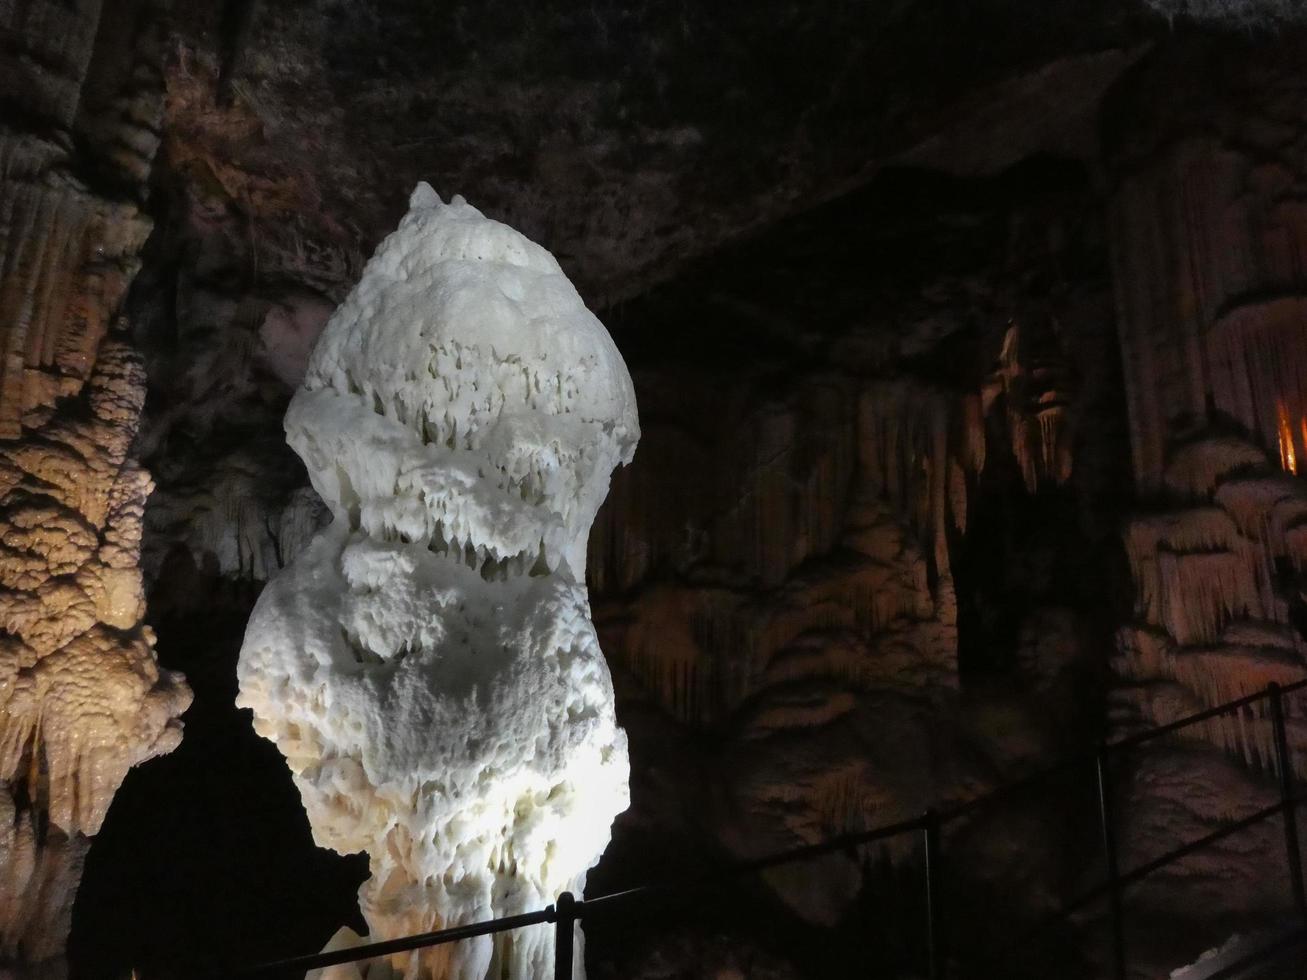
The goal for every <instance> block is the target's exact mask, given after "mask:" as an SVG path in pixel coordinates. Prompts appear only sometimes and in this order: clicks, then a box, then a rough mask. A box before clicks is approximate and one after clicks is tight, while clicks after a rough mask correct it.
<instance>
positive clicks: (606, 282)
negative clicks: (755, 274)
mask: <svg viewBox="0 0 1307 980" xmlns="http://www.w3.org/2000/svg"><path fill="white" fill-rule="evenodd" d="M176 16H178V17H179V18H181V24H180V25H179V26H180V27H181V29H182V30H181V36H182V37H183V38H184V39H186V40H185V41H184V42H183V47H182V50H180V51H178V52H175V56H174V57H173V58H172V60H171V68H170V69H169V70H170V78H169V106H168V111H169V120H168V123H167V125H166V127H165V131H166V133H167V136H166V139H165V157H164V162H165V164H171V166H172V169H173V171H174V172H180V173H182V174H183V177H184V179H185V180H186V182H187V183H189V184H192V185H195V186H199V187H201V188H203V187H205V186H207V187H209V188H210V189H211V190H212V193H213V196H214V201H213V202H212V203H213V205H214V206H215V207H222V206H224V199H225V203H226V206H229V207H234V208H236V209H238V210H239V211H241V212H242V214H243V215H244V216H245V218H246V220H248V222H249V223H250V229H249V233H250V235H251V237H255V236H257V237H259V238H261V239H263V240H265V241H266V242H267V245H266V247H267V248H268V249H270V250H273V251H276V250H278V249H282V250H285V251H287V252H296V253H297V254H296V261H297V262H298V263H299V264H300V265H301V266H303V265H309V266H312V265H314V264H315V263H317V264H320V265H322V266H323V267H322V268H321V269H318V270H316V271H317V273H318V275H317V276H316V277H315V276H314V275H313V274H312V273H313V272H314V270H312V269H309V270H307V271H308V272H309V273H310V274H309V275H308V276H307V278H310V279H313V278H318V279H320V280H321V281H322V285H323V286H324V287H326V291H328V292H333V293H334V292H336V291H337V290H338V288H339V287H340V286H342V285H346V284H347V283H348V282H349V281H351V280H352V276H351V275H349V274H348V273H347V272H346V271H345V269H344V268H343V267H353V266H355V265H356V264H357V262H358V260H359V258H360V257H361V256H362V255H366V254H368V253H369V252H370V251H371V249H372V247H373V245H374V244H375V242H376V241H377V240H378V239H379V238H380V237H381V235H382V234H383V232H384V230H385V229H388V228H390V227H392V226H393V224H394V222H395V220H396V219H397V218H398V216H399V215H400V213H402V210H403V205H404V201H405V200H406V196H407V194H408V191H409V190H410V189H411V188H412V186H413V185H414V184H415V183H416V182H417V181H418V180H419V179H426V180H429V181H430V182H431V183H432V184H433V185H434V186H435V187H436V189H437V190H438V191H439V192H441V193H442V194H444V195H446V196H448V195H450V194H454V193H461V194H464V195H465V196H467V197H468V198H469V199H470V200H471V201H472V202H473V203H474V204H476V205H478V206H479V207H481V208H483V209H484V210H485V211H486V212H487V213H488V214H490V215H492V216H494V217H496V218H499V219H501V220H503V221H505V222H507V223H509V224H511V225H513V226H515V227H518V228H521V229H522V230H523V231H524V232H525V233H526V234H528V235H529V236H530V237H532V238H534V239H536V240H538V241H541V242H544V243H546V244H548V246H549V247H550V248H551V249H552V250H553V251H554V252H555V254H557V255H558V257H559V259H560V261H561V262H562V263H563V265H564V267H565V268H566V269H567V271H568V272H569V274H571V275H572V276H573V277H574V278H575V279H576V280H577V282H578V285H579V287H580V288H581V290H582V292H583V294H584V295H586V297H587V299H588V300H589V301H590V303H591V305H597V306H605V305H608V304H610V303H612V302H614V301H616V300H619V299H621V298H624V297H627V296H630V295H632V294H634V293H636V292H639V291H641V290H642V289H643V288H644V287H646V286H647V285H649V284H650V283H651V282H653V281H657V280H660V279H664V278H666V277H668V276H669V275H671V274H673V273H674V272H675V271H676V270H677V269H678V268H680V267H681V266H682V264H683V263H685V262H686V261H687V260H688V259H691V258H694V257H696V256H700V255H703V254H705V253H709V252H712V251H714V250H716V249H717V248H718V247H720V246H721V245H722V244H724V243H726V242H728V241H730V240H732V239H736V238H739V237H741V236H747V235H749V234H750V233H751V232H754V231H756V230H757V229H759V228H761V227H763V226H766V225H768V224H770V223H772V222H774V221H775V220H777V219H778V218H780V217H783V216H786V215H788V214H792V213H795V212H799V211H803V210H805V209H807V208H810V207H812V206H814V205H815V204H818V203H821V202H823V201H826V200H830V199H832V198H835V197H837V196H839V195H841V194H842V193H845V192H847V191H849V190H852V189H854V188H856V187H858V186H860V185H862V184H864V183H866V181H867V180H869V179H870V177H871V176H872V175H873V174H874V173H876V172H877V171H878V170H879V169H881V168H882V167H883V166H885V165H886V164H891V163H910V164H917V165H925V166H930V167H934V168H938V169H943V170H946V171H950V172H954V173H960V174H987V173H994V172H997V171H999V170H1001V169H1003V168H1005V167H1007V166H1010V165H1011V164H1013V163H1015V162H1017V161H1019V160H1020V159H1022V158H1023V157H1025V156H1028V155H1030V154H1032V153H1036V152H1050V153H1056V154H1059V155H1064V156H1071V157H1079V158H1082V159H1087V158H1090V157H1092V155H1093V151H1094V147H1095V145H1096V138H1095V133H1094V129H1093V122H1092V120H1093V113H1094V110H1095V108H1096V106H1097V105H1098V103H1099V100H1100V97H1101V95H1102V92H1103V91H1104V89H1105V88H1106V87H1107V86H1108V85H1109V84H1110V83H1111V82H1112V81H1113V80H1114V79H1115V78H1116V77H1118V76H1119V75H1120V73H1121V72H1122V71H1123V70H1124V69H1125V68H1127V67H1128V66H1129V65H1130V64H1131V63H1132V62H1133V61H1134V60H1136V59H1137V58H1138V56H1139V55H1140V54H1142V52H1143V51H1145V50H1146V49H1147V47H1148V45H1149V43H1150V41H1151V40H1152V39H1154V38H1156V37H1159V36H1162V35H1163V34H1165V33H1166V32H1167V31H1169V30H1172V29H1173V28H1172V27H1168V24H1167V22H1166V21H1165V20H1163V19H1162V18H1160V17H1158V16H1156V15H1155V14H1153V13H1151V12H1149V11H1148V10H1147V9H1146V8H1144V7H1143V6H1141V4H1140V3H1139V2H1138V0H1108V2H1102V0H1052V2H1041V3H1021V2H1014V0H930V2H921V0H892V2H891V0H883V2H876V3H840V4H817V5H809V4H800V3H794V2H792V0H763V2H758V3H752V4H731V5H714V4H694V3H687V2H680V3H671V4H669V3H651V2H642V0H620V2H607V0H601V2H595V3H587V4H577V5H557V4H549V5H538V6H537V5H529V4H528V5H523V4H519V3H516V2H502V0H489V2H475V3H456V4H441V5H435V4H431V3H429V2H427V0H360V2H355V0H349V2H343V0H287V2H279V3H255V2H247V3H246V4H245V5H243V6H242V5H241V4H235V5H229V9H228V10H227V11H226V13H224V12H223V11H222V10H221V9H215V8H206V7H203V6H201V5H195V6H194V7H192V6H189V5H188V6H187V7H186V8H183V9H182V10H179V11H177V14H176ZM190 45H193V47H191V46H190ZM219 76H222V78H223V81H222V83H221V87H223V88H224V89H225V90H226V93H227V95H228V96H229V102H230V104H229V106H228V107H227V108H219V107H218V106H217V105H216V102H218V101H221V100H215V99H214V98H213V93H214V89H215V88H217V87H219V84H220V83H219ZM197 175H198V177H199V178H201V179H196V177H197ZM193 192H194V191H192V193H193ZM304 241H312V242H314V243H315V246H314V248H315V249H316V251H315V250H313V249H310V250H307V251H308V252H309V254H307V255H301V254H299V253H304V252H305V251H306V249H305V248H304V246H303V244H302V243H303V242H304ZM323 243H334V247H332V246H331V245H324V244H323ZM324 253H331V254H324ZM296 271H297V272H298V273H301V274H300V275H297V278H301V279H303V278H306V277H305V276H304V275H302V273H303V272H304V271H306V270H303V269H297V270H296Z"/></svg>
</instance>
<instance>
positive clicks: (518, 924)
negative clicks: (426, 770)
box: [236, 678, 1307, 980]
mask: <svg viewBox="0 0 1307 980" xmlns="http://www.w3.org/2000/svg"><path fill="white" fill-rule="evenodd" d="M1300 690H1307V678H1304V679H1303V680H1300V681H1296V682H1294V683H1292V684H1288V685H1285V686H1281V685H1279V684H1274V683H1272V684H1270V685H1269V686H1268V687H1267V688H1266V689H1265V690H1264V691H1260V692H1256V693H1254V694H1249V695H1247V696H1245V697H1242V698H1237V699H1235V700H1233V701H1229V702H1226V703H1225V704H1221V705H1217V706H1216V707H1214V708H1209V709H1206V710H1204V711H1199V712H1196V713H1195V714H1192V715H1188V716H1186V717H1184V718H1180V719H1177V720H1175V721H1172V722H1169V723H1168V724H1165V725H1159V726H1157V727H1155V728H1152V729H1149V730H1147V731H1144V732H1139V733H1136V734H1134V735H1130V736H1127V737H1125V738H1121V739H1118V740H1116V741H1114V742H1104V743H1103V744H1102V745H1101V746H1100V747H1099V749H1098V751H1097V752H1096V753H1095V754H1094V755H1093V756H1092V759H1093V761H1094V763H1095V768H1096V775H1097V777H1098V790H1099V820H1100V829H1101V831H1102V838H1103V847H1104V861H1105V865H1106V871H1107V876H1106V879H1105V880H1104V881H1103V882H1102V883H1101V884H1099V885H1097V886H1095V887H1093V888H1091V889H1089V890H1088V891H1087V892H1085V893H1083V894H1082V895H1080V896H1079V897H1077V898H1076V899H1073V900H1072V901H1071V902H1068V903H1066V904H1064V905H1062V906H1061V907H1060V908H1059V909H1057V910H1056V911H1055V912H1054V913H1053V914H1052V915H1051V916H1050V917H1048V918H1047V919H1045V920H1042V921H1041V924H1040V925H1039V926H1038V927H1037V929H1036V930H1032V931H1031V932H1028V933H1025V934H1023V938H1022V939H1021V940H1019V941H1018V942H1017V943H1014V944H1012V945H1009V946H1007V947H1005V948H1004V949H1003V950H1000V951H997V952H996V953H994V954H991V955H990V956H985V957H982V958H981V960H980V962H981V963H991V962H1001V961H1002V960H1003V959H1005V958H1006V957H1007V956H1008V955H1010V954H1011V953H1012V952H1013V951H1014V950H1015V949H1017V948H1019V947H1020V946H1022V945H1025V943H1026V942H1029V941H1030V940H1031V939H1033V938H1035V937H1036V936H1037V935H1038V934H1039V932H1042V931H1043V930H1045V929H1047V928H1048V927H1050V926H1052V925H1055V924H1057V923H1058V922H1062V921H1067V920H1068V919H1069V918H1070V917H1071V916H1072V915H1073V914H1074V913H1075V912H1077V911H1079V910H1080V909H1082V908H1084V907H1085V906H1087V905H1089V904H1091V903H1092V902H1094V901H1096V900H1097V899H1099V898H1101V897H1103V896H1104V895H1107V896H1108V897H1109V898H1110V899H1111V913H1112V922H1113V972H1114V974H1115V976H1116V977H1118V978H1124V977H1125V965H1126V956H1125V942H1124V912H1123V906H1122V902H1121V895H1122V892H1123V891H1124V889H1125V888H1126V887H1127V886H1129V885H1132V884H1134V883H1136V882H1138V881H1140V880H1142V879H1143V878H1144V877H1146V876H1147V875H1149V874H1152V873H1153V872H1154V871H1157V870H1159V869H1161V868H1163V867H1166V866H1167V865H1169V864H1172V863H1174V862H1175V861H1178V860H1181V859H1182V858H1185V857H1187V856H1189V855H1190V854H1193V853H1195V852H1196V851H1198V850H1201V849H1202V848H1204V847H1208V846H1210V845H1211V844H1214V843H1216V842H1217V841H1220V840H1223V839H1225V838H1226V837H1229V836H1231V835H1232V834H1235V833H1238V832H1240V831H1242V830H1246V829H1248V828H1249V827H1252V826H1254V825H1255V824H1257V823H1260V822H1262V821H1264V820H1268V819H1271V818H1272V817H1274V816H1276V815H1277V814H1283V815H1284V818H1285V851H1286V856H1287V859H1288V864H1289V872H1290V881H1291V887H1292V890H1293V900H1294V906H1295V909H1296V910H1297V912H1298V914H1299V916H1300V917H1302V918H1303V919H1304V921H1307V899H1305V898H1304V894H1303V888H1304V886H1303V877H1302V858H1301V854H1300V852H1299V844H1298V838H1297V823H1296V821H1295V819H1294V813H1295V808H1296V807H1297V805H1298V804H1300V803H1307V797H1303V796H1296V795H1295V794H1294V793H1293V792H1292V786H1293V772H1292V763H1291V759H1290V755H1289V749H1288V742H1287V736H1286V729H1285V722H1284V708H1283V698H1284V696H1285V695H1286V694H1292V693H1295V692H1297V691H1300ZM1268 699H1269V701H1270V707H1271V710H1270V716H1271V723H1272V729H1273V732H1272V734H1273V741H1274V748H1275V761H1276V770H1277V774H1278V776H1279V779H1278V782H1279V789H1280V801H1279V802H1278V803H1275V804H1273V805H1271V806H1267V807H1263V808H1262V809H1260V810H1258V811H1256V812H1255V813H1252V814H1249V815H1248V816H1246V817H1244V818H1242V819H1241V820H1239V821H1236V822H1235V823H1233V824H1230V825H1227V826H1225V827H1221V828H1219V829H1217V830H1216V831H1213V832H1212V833H1209V834H1207V835H1204V836H1203V837H1201V838H1199V839H1197V840H1194V841H1190V842H1188V843H1186V844H1182V845H1180V846H1179V847H1177V848H1175V849H1173V850H1172V851H1169V852H1167V853H1166V854H1163V855H1161V856H1160V857H1157V858H1154V859H1152V860H1150V861H1147V862H1145V863H1144V864H1142V865H1140V866H1138V867H1136V868H1134V869H1132V870H1130V871H1128V872H1126V873H1124V874H1122V873H1121V872H1120V870H1119V868H1118V867H1117V847H1116V842H1115V835H1114V832H1113V820H1112V799H1111V792H1110V790H1111V779H1110V778H1109V773H1108V763H1109V761H1110V758H1111V756H1112V755H1113V754H1115V753H1117V752H1120V751H1124V750H1128V749H1132V748H1135V747H1137V746H1139V745H1141V744H1144V743H1145V742H1148V741H1151V740H1153V739H1156V738H1160V737H1162V736H1164V735H1168V734H1171V733H1173V732H1176V731H1179V730H1181V729H1183V728H1187V727H1189V726H1191V725H1195V724H1200V723H1202V722H1204V721H1208V720H1210V719H1212V718H1215V717H1219V716H1220V715H1223V714H1228V713H1229V712H1231V711H1236V710H1238V709H1240V708H1242V707H1246V706H1247V705H1250V704H1254V703H1257V702H1259V701H1262V700H1268ZM1089 758H1091V757H1090V756H1087V755H1084V754H1081V755H1077V756H1074V757H1072V758H1070V759H1067V760H1066V761H1064V762H1062V763H1059V764H1057V765H1055V766H1052V767H1049V768H1046V769H1043V770H1040V771H1038V772H1035V773H1032V774H1030V775H1028V776H1025V777H1022V778H1021V779H1018V780H1016V781H1014V782H1012V783H1009V784H1006V785H1004V786H1000V787H998V788H997V789H995V790H993V791H991V792H990V793H987V794H984V795H983V796H979V797H976V798H975V799H972V800H969V801H966V802H964V803H960V804H957V805H955V806H952V807H949V808H945V809H941V810H933V809H932V810H927V811H926V812H925V813H923V814H922V815H921V816H919V817H914V818H910V819H907V820H900V821H897V822H895V823H891V824H885V825H883V826H880V827H875V828H872V829H871V830H866V831H860V832H856V833H847V834H841V835H839V836H838V837H833V838H831V839H829V840H826V841H821V842H819V843H816V844H807V845H803V846H801V847H796V848H792V849H790V850H787V851H782V852H780V853H777V854H771V855H767V856H764V857H761V858H757V859H754V860H751V861H743V862H737V863H734V864H732V865H729V866H727V867H725V868H723V869H720V870H718V871H716V872H714V873H706V874H704V875H700V876H697V877H696V878H693V879H690V880H689V881H684V880H682V881H679V882H674V883H673V882H666V883H650V884H645V885H639V886H636V887H633V888H627V889H623V890H621V891H617V892H610V893H608V894H605V895H599V896H596V897H594V898H590V899H577V898H575V897H574V896H573V895H572V894H571V893H570V892H564V893H563V894H562V895H560V896H559V898H558V901H557V903H556V904H555V905H550V906H549V907H547V908H545V909H541V910H539V911H535V912H527V913H524V914H521V915H514V916H506V917H504V918H500V919H489V920H486V921H484V922H477V923H472V924H468V925H462V926H454V927H452V928H448V929H441V930H437V931H435V932H428V933H422V934H419V935H414V936H408V937H404V938H401V939H391V940H385V941H382V942H376V943H368V944H366V945H362V946H355V947H351V948H348V949H341V950H333V951H331V952H326V953H315V954H308V955H303V956H295V957H290V958H287V959H281V960H277V961H274V962H269V963H264V964H261V965H259V966H256V967H253V968H251V969H248V970H245V971H242V972H238V973H237V974H236V976H238V977H260V976H268V975H272V974H279V973H283V972H296V973H298V972H300V971H306V970H310V969H319V968H322V967H327V966H336V965H340V964H343V963H349V962H354V961H358V960H364V959H374V958H377V957H380V956H387V955H391V954H393V953H400V952H409V951H412V950H416V949H423V948H429V947H432V946H438V945H443V944H446V943H451V942H457V941H459V940H463V939H471V938H474V937H477V936H485V935H493V934H496V933H500V932H508V931H511V930H514V929H521V928H525V927H528V926H533V925H541V924H545V923H553V924H554V925H555V928H556V962H555V977H556V978H557V980H571V978H572V969H573V957H574V949H573V942H574V940H573V935H574V928H573V926H574V924H575V923H576V922H579V921H582V920H583V919H584V918H585V917H586V915H587V914H588V913H590V912H592V911H596V910H599V909H602V908H605V907H611V906H614V905H625V904H627V903H628V902H631V901H643V900H648V899H651V898H654V897H656V896H658V895H661V894H666V893H675V894H676V895H677V896H678V897H680V898H682V899H683V898H685V896H686V894H687V892H700V891H704V890H706V889H708V888H715V887H720V886H721V885H722V884H725V883H728V882H730V881H734V880H736V879H738V878H741V877H745V876H747V875H752V874H756V873H758V872H760V871H765V870H767V869H769V868H774V867H778V866H781V865H785V864H791V863H795V862H799V861H805V860H809V859H811V858H815V857H821V856H824V855H827V854H832V853H836V852H840V851H852V850H856V849H857V848H858V847H862V846H864V845H866V844H871V843H875V842H876V841H880V840H887V839H889V838H892V837H898V836H901V835H902V834H908V833H921V834H922V844H923V850H924V856H925V861H924V868H925V881H924V886H925V898H926V934H927V945H928V951H929V956H930V974H929V975H930V977H931V980H944V978H945V977H946V976H947V975H948V954H947V949H946V943H945V935H944V928H943V921H944V920H943V894H942V892H943V889H942V884H943V875H942V869H941V864H940V857H941V854H942V848H941V846H940V833H941V831H942V829H943V827H944V826H945V825H947V824H949V823H952V822H954V821H955V820H958V819H961V818H963V817H965V816H967V815H969V814H970V813H971V812H972V811H973V810H975V809H977V808H978V807H980V806H983V805H985V804H988V803H992V802H994V801H995V800H997V799H1000V798H1002V797H1005V796H1008V795H1010V794H1012V793H1013V792H1015V791H1017V790H1019V789H1025V788H1029V787H1031V786H1033V785H1036V784H1038V783H1039V782H1042V781H1044V780H1046V779H1048V778H1050V777H1052V776H1054V775H1058V774H1061V773H1063V772H1066V771H1069V770H1072V769H1073V768H1074V767H1076V766H1078V765H1082V764H1084V763H1085V762H1086V761H1087V760H1088V759H1089Z"/></svg>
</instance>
